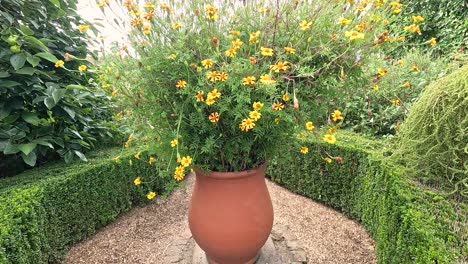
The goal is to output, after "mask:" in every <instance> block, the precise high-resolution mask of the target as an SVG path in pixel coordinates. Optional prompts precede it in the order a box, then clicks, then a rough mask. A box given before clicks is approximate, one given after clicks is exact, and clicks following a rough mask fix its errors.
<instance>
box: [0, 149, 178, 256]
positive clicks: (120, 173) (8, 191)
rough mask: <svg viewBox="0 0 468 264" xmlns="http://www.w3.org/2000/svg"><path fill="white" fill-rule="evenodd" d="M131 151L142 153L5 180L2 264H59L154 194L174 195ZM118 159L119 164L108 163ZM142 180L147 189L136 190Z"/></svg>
mask: <svg viewBox="0 0 468 264" xmlns="http://www.w3.org/2000/svg"><path fill="white" fill-rule="evenodd" d="M132 151H133V152H137V151H139V150H137V149H133V148H130V149H128V150H125V151H124V152H122V151H121V150H120V149H106V150H100V151H97V152H94V151H93V152H90V153H89V154H88V159H89V162H87V163H73V164H70V165H65V164H63V163H62V162H56V163H55V164H48V165H45V166H43V167H40V168H35V169H32V170H29V171H27V172H25V173H23V174H20V175H17V176H15V177H8V178H3V179H0V223H1V224H0V263H2V264H16V263H57V262H59V261H60V260H61V259H62V258H63V257H64V255H65V253H66V252H67V249H68V247H69V246H71V245H72V244H74V243H76V242H78V241H80V240H83V239H85V238H87V237H89V236H91V235H93V234H94V233H95V232H96V230H97V229H99V228H100V227H102V226H105V225H106V224H108V223H110V222H112V221H113V220H115V219H116V218H117V217H118V215H120V214H121V213H123V212H125V211H128V210H129V209H130V208H131V207H132V206H135V205H138V204H145V203H147V201H148V199H146V198H142V197H144V194H147V193H148V192H149V191H150V190H151V191H154V192H157V194H158V195H164V194H167V193H169V192H170V191H171V190H172V189H173V188H174V182H175V181H174V180H173V179H170V178H169V179H164V178H161V177H155V175H157V174H158V171H159V169H158V167H156V166H155V164H150V163H149V162H148V161H149V155H148V153H147V152H145V151H141V153H140V156H139V159H137V158H135V157H134V156H133V152H132ZM116 155H119V156H120V162H119V161H118V160H116V159H115V160H111V159H110V158H109V157H113V156H116ZM130 160H131V161H132V165H131V166H130V165H129V161H130ZM116 161H117V162H116ZM137 176H139V177H140V179H141V181H142V182H145V184H144V185H142V186H135V185H134V180H135V178H136V177H137Z"/></svg>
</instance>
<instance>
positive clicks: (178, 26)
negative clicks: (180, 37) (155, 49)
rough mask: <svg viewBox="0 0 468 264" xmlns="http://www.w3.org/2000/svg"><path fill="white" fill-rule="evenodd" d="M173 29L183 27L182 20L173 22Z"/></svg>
mask: <svg viewBox="0 0 468 264" xmlns="http://www.w3.org/2000/svg"><path fill="white" fill-rule="evenodd" d="M171 27H172V29H178V28H180V27H182V23H181V22H175V23H172V26H171Z"/></svg>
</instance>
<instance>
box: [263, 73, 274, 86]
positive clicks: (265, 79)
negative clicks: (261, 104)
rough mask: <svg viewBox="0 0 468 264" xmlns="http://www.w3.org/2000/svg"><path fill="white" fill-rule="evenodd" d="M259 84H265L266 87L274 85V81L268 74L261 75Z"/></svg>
mask: <svg viewBox="0 0 468 264" xmlns="http://www.w3.org/2000/svg"><path fill="white" fill-rule="evenodd" d="M260 82H261V83H263V84H267V85H270V84H275V83H276V81H275V80H273V79H272V77H271V75H269V74H263V75H261V76H260Z"/></svg>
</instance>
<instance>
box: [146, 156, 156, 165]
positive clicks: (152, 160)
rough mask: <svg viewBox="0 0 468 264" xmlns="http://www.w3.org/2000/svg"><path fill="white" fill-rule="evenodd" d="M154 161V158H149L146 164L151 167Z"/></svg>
mask: <svg viewBox="0 0 468 264" xmlns="http://www.w3.org/2000/svg"><path fill="white" fill-rule="evenodd" d="M155 160H156V159H155V158H154V157H149V160H148V164H149V165H153V163H154V161H155Z"/></svg>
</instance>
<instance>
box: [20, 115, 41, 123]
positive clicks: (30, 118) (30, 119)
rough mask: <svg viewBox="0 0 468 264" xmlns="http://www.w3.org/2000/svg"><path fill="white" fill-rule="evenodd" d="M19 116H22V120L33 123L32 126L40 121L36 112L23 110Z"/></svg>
mask: <svg viewBox="0 0 468 264" xmlns="http://www.w3.org/2000/svg"><path fill="white" fill-rule="evenodd" d="M21 117H22V118H23V120H24V121H26V122H28V123H30V124H32V125H34V126H37V125H38V124H39V123H40V122H41V121H40V119H39V117H38V116H37V114H36V113H32V112H29V113H28V112H24V113H23V114H22V115H21Z"/></svg>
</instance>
